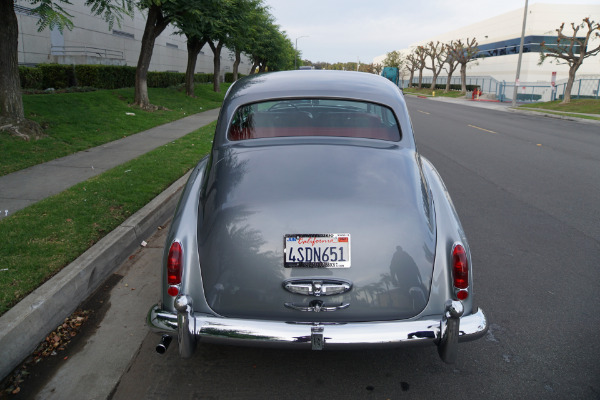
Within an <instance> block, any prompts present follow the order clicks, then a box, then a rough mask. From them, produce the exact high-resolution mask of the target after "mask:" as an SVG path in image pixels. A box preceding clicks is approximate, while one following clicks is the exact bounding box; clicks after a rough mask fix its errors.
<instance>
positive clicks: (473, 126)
mask: <svg viewBox="0 0 600 400" xmlns="http://www.w3.org/2000/svg"><path fill="white" fill-rule="evenodd" d="M469 126H470V127H471V128H475V129H479V130H480V131H486V132H489V133H498V132H494V131H490V130H488V129H483V128H480V127H478V126H475V125H469Z"/></svg>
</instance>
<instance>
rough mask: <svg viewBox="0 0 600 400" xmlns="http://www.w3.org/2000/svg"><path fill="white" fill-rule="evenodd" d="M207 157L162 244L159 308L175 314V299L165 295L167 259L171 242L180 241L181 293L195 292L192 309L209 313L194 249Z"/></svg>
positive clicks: (190, 181) (185, 192) (189, 183)
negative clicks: (181, 256)
mask: <svg viewBox="0 0 600 400" xmlns="http://www.w3.org/2000/svg"><path fill="white" fill-rule="evenodd" d="M208 160H209V157H208V156H206V157H204V158H203V159H202V160H201V161H200V162H199V163H198V165H197V166H196V167H195V168H194V170H193V171H192V173H191V175H190V177H189V179H188V181H187V183H186V185H185V188H184V190H183V193H182V195H181V198H180V200H179V204H178V205H177V209H176V211H175V215H174V216H173V221H172V222H171V228H170V229H169V233H168V235H167V240H166V241H165V248H164V252H163V261H162V307H163V309H164V310H169V311H175V305H174V301H175V297H172V296H169V294H168V293H167V289H168V287H169V286H168V284H167V268H166V265H167V258H168V254H169V248H170V247H171V244H172V243H173V242H179V243H180V244H181V247H182V249H183V270H182V277H181V287H180V291H179V292H180V293H194V295H195V296H194V298H193V301H194V309H195V310H196V311H198V312H205V313H212V311H211V310H210V308H209V307H208V305H207V304H206V300H205V299H204V289H203V288H204V286H203V285H202V275H201V273H200V259H199V257H198V250H197V247H198V246H197V243H198V242H197V235H198V230H197V224H198V222H199V221H201V220H202V216H201V215H200V213H201V212H202V210H201V209H200V208H199V207H198V205H199V198H200V190H201V188H202V181H203V179H204V177H205V170H206V166H207V164H208Z"/></svg>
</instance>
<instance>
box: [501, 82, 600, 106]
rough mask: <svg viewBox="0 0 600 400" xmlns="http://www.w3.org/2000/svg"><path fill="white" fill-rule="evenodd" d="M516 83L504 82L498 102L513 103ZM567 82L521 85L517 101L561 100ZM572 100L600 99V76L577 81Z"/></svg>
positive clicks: (525, 83) (572, 90)
mask: <svg viewBox="0 0 600 400" xmlns="http://www.w3.org/2000/svg"><path fill="white" fill-rule="evenodd" d="M514 88H515V85H514V83H512V82H511V83H507V82H503V83H502V84H501V85H500V88H499V90H498V93H497V97H498V100H500V101H512V98H513V94H514ZM566 88H567V81H566V80H562V81H560V82H557V83H556V85H554V86H553V85H552V84H551V83H527V82H524V83H520V84H519V86H518V87H517V101H521V102H536V101H553V100H560V99H562V98H563V97H564V95H565V90H566ZM571 98H572V99H600V76H598V77H594V76H588V77H582V78H580V79H575V81H574V82H573V87H572V88H571Z"/></svg>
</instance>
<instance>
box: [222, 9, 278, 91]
mask: <svg viewBox="0 0 600 400" xmlns="http://www.w3.org/2000/svg"><path fill="white" fill-rule="evenodd" d="M244 5H245V7H243V8H242V9H240V10H238V12H243V15H242V16H241V19H240V20H239V23H240V26H241V30H240V31H239V32H238V33H236V35H235V36H233V37H232V38H231V40H230V47H231V49H232V50H233V52H234V56H235V60H234V62H233V80H234V81H236V80H237V79H238V69H239V65H240V62H241V55H242V53H247V52H249V50H250V49H251V45H252V40H253V36H255V35H256V31H257V30H258V29H260V24H261V23H262V22H263V21H265V20H266V19H268V15H269V11H268V9H267V8H266V7H265V6H263V4H262V0H248V1H246V2H245V4H244Z"/></svg>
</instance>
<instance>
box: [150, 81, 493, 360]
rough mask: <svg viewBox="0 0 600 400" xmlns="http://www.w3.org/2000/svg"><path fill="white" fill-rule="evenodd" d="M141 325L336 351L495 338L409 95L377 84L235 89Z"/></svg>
mask: <svg viewBox="0 0 600 400" xmlns="http://www.w3.org/2000/svg"><path fill="white" fill-rule="evenodd" d="M163 264H164V266H163V272H162V275H163V278H162V294H161V298H160V302H159V303H158V304H156V305H154V306H153V307H152V308H151V309H150V311H149V313H148V317H147V321H148V325H149V326H150V327H151V329H152V330H153V331H155V332H158V333H162V335H163V336H162V340H161V342H160V344H159V345H158V346H157V351H159V352H164V351H166V348H167V347H168V345H169V343H170V341H171V337H172V336H175V335H176V336H177V338H178V343H179V353H180V355H181V356H182V357H190V356H191V355H192V354H193V352H194V349H195V347H196V345H197V343H198V342H213V343H215V342H216V343H227V344H234V345H251V346H279V347H287V348H306V349H313V350H321V349H344V348H353V347H354V348H364V347H367V346H410V345H420V344H433V345H436V346H437V348H438V352H439V354H440V357H441V358H442V360H444V361H446V362H453V361H454V360H455V359H456V357H457V352H458V342H463V341H469V340H474V339H477V338H480V337H482V336H483V335H484V334H485V333H486V331H487V327H488V323H487V320H486V317H485V315H484V313H483V311H482V310H481V309H478V308H477V307H475V306H474V305H473V296H474V291H473V272H472V263H471V255H470V252H469V245H468V243H467V239H466V237H465V233H464V232H463V229H462V227H461V224H460V221H459V219H458V216H457V214H456V211H455V209H454V206H453V204H452V202H451V200H450V197H449V195H448V192H447V190H446V188H445V186H444V183H443V182H442V180H441V178H440V176H439V174H438V173H437V171H436V170H435V168H434V167H433V165H431V163H430V162H429V161H427V160H426V159H425V158H423V157H422V156H421V155H419V153H418V152H417V148H416V145H415V139H414V137H413V130H412V126H411V122H410V118H409V115H408V111H407V108H406V104H405V101H404V97H403V95H402V92H401V91H400V90H399V89H398V87H397V86H395V85H394V84H393V83H391V82H390V81H388V80H387V79H385V78H382V77H380V76H377V75H372V74H366V73H357V72H341V71H312V72H310V73H306V72H305V71H289V72H273V73H267V74H260V75H254V76H249V77H246V78H244V79H241V80H239V81H237V82H236V83H235V84H233V85H232V86H231V88H230V89H229V92H228V93H227V95H226V97H225V101H224V103H223V107H222V109H221V112H220V115H219V119H218V123H217V128H216V132H215V138H214V142H213V148H212V151H211V153H210V155H209V156H207V157H206V158H204V159H203V160H201V161H200V163H199V164H198V166H197V167H196V168H195V169H194V170H193V172H192V174H191V176H190V178H189V181H188V183H187V185H186V187H185V189H184V192H183V194H182V197H181V200H180V203H179V206H178V208H177V211H176V213H175V216H174V219H173V222H172V225H171V229H170V232H169V234H168V238H167V243H166V246H165V255H164V261H163Z"/></svg>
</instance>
